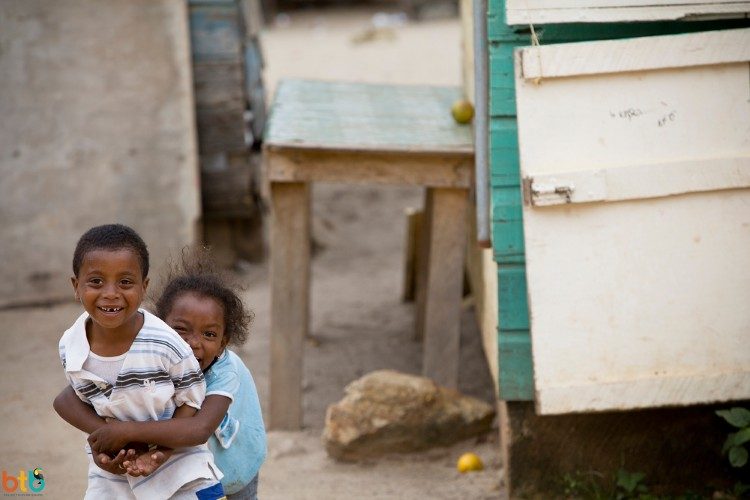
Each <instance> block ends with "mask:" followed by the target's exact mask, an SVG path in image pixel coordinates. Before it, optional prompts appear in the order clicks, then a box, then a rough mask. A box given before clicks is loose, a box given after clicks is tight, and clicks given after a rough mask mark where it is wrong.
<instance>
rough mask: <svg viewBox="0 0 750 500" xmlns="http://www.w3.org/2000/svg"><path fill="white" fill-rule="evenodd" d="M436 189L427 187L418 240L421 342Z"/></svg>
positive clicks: (418, 334)
mask: <svg viewBox="0 0 750 500" xmlns="http://www.w3.org/2000/svg"><path fill="white" fill-rule="evenodd" d="M434 191H435V190H434V189H433V188H427V189H425V193H424V209H423V211H422V212H423V214H422V231H420V235H419V240H417V282H416V286H417V289H416V290H415V298H414V302H415V308H414V314H415V316H414V339H415V340H417V341H420V342H421V341H422V340H423V339H424V328H425V311H426V307H427V273H428V269H429V263H430V239H431V231H432V227H433V226H432V220H433V217H432V212H433V206H434V202H433V199H434Z"/></svg>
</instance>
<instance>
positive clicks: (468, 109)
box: [451, 99, 474, 124]
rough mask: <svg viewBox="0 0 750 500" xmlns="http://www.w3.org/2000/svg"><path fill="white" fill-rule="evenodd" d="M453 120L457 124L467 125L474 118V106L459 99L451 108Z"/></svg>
mask: <svg viewBox="0 0 750 500" xmlns="http://www.w3.org/2000/svg"><path fill="white" fill-rule="evenodd" d="M451 114H452V115H453V119H454V120H456V122H458V123H462V124H463V123H469V122H470V121H471V119H472V118H474V106H472V105H471V103H470V102H469V101H467V100H465V99H459V100H458V101H456V102H454V103H453V106H451Z"/></svg>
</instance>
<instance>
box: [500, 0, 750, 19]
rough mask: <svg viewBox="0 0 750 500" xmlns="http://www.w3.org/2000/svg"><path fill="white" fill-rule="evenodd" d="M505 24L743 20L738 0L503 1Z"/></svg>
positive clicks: (745, 8)
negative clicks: (706, 19)
mask: <svg viewBox="0 0 750 500" xmlns="http://www.w3.org/2000/svg"><path fill="white" fill-rule="evenodd" d="M505 10H506V20H507V22H508V24H511V25H513V24H529V23H534V24H550V23H592V22H593V23H606V22H627V21H666V20H676V19H700V18H726V17H745V16H746V15H747V14H748V13H749V12H750V2H747V1H741V0H680V1H679V2H654V1H653V0H506V2H505Z"/></svg>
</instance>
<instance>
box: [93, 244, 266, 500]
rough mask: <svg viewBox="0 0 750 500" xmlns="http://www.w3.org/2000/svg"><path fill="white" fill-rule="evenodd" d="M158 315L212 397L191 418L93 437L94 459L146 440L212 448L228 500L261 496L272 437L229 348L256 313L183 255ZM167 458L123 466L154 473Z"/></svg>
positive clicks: (195, 259)
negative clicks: (184, 346) (186, 350)
mask: <svg viewBox="0 0 750 500" xmlns="http://www.w3.org/2000/svg"><path fill="white" fill-rule="evenodd" d="M156 312H157V314H158V316H159V317H161V318H163V319H164V320H165V322H166V323H167V324H168V325H169V326H170V327H172V328H173V329H174V330H175V331H177V332H178V333H179V334H180V336H181V337H182V338H183V339H184V340H185V341H186V342H187V343H188V344H189V345H190V347H191V348H192V349H193V354H194V355H195V357H196V359H197V360H198V363H199V364H200V367H201V369H202V370H203V373H204V376H205V378H206V383H207V390H206V398H205V400H204V401H203V406H202V407H201V410H200V411H199V412H198V413H197V414H196V415H195V416H194V417H192V418H189V419H180V420H171V421H160V422H117V421H112V422H110V423H108V425H105V426H102V427H100V428H99V429H97V430H96V431H94V432H93V433H91V435H90V436H89V444H90V445H91V449H92V451H93V452H94V453H98V452H106V451H109V450H119V449H121V448H125V447H126V445H127V443H128V442H131V441H141V442H147V443H154V444H158V445H162V446H165V447H169V448H180V447H184V446H192V445H195V444H198V443H205V442H206V440H208V445H209V448H210V449H211V451H212V452H213V454H214V457H215V460H216V463H217V464H218V466H219V468H220V469H221V471H222V472H223V473H224V478H223V479H222V485H223V486H224V491H225V492H226V493H227V495H228V496H227V498H229V499H255V498H257V488H258V471H259V469H260V466H261V464H262V463H263V461H264V459H265V456H266V434H265V428H264V425H263V418H262V415H261V411H260V403H259V401H258V394H257V392H256V389H255V383H254V382H253V378H252V375H251V374H250V371H249V370H248V369H247V367H246V366H245V365H244V363H243V362H242V360H241V359H240V358H239V356H237V355H236V354H235V353H234V352H232V351H230V350H229V349H227V345H228V344H230V343H231V344H236V345H241V344H242V343H244V342H245V340H246V338H247V334H248V326H249V324H250V322H251V320H252V315H251V313H249V312H248V311H246V309H245V307H244V305H243V303H242V301H241V299H240V298H239V297H238V296H237V294H236V292H235V291H234V290H233V288H232V287H231V286H229V285H228V284H227V283H226V282H225V281H224V280H223V279H222V277H221V275H219V274H218V273H217V272H215V270H214V269H213V266H212V264H211V263H210V261H209V260H208V259H207V256H206V255H205V254H198V255H194V256H183V262H182V266H181V267H180V268H177V269H174V270H173V271H172V274H171V276H170V277H169V279H168V282H167V285H166V287H165V288H164V291H163V292H162V293H161V296H160V297H159V299H158V300H157V301H156ZM168 455H169V453H168V452H164V453H162V452H157V453H150V454H145V455H141V456H139V457H138V458H137V459H132V456H131V457H130V459H128V460H124V462H123V465H124V466H125V467H126V468H127V470H128V473H129V474H130V475H135V476H137V475H148V474H151V473H152V472H153V471H154V470H156V469H157V468H158V467H159V465H160V463H162V462H163V461H164V460H165V459H166V458H167V457H168Z"/></svg>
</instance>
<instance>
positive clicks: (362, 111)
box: [265, 80, 473, 153]
mask: <svg viewBox="0 0 750 500" xmlns="http://www.w3.org/2000/svg"><path fill="white" fill-rule="evenodd" d="M461 97H462V92H461V90H460V89H459V88H457V87H430V86H423V85H418V86H415V85H374V84H362V83H356V84H355V83H332V82H319V81H310V80H284V81H282V82H281V83H280V84H279V87H278V89H277V91H276V95H275V98H274V105H273V108H272V110H271V116H270V118H269V122H268V127H267V131H266V137H265V142H266V144H270V145H279V146H281V145H283V146H288V147H295V146H297V147H309V148H321V149H329V150H342V149H353V150H370V151H408V152H418V151H424V152H440V153H450V152H456V153H471V151H472V150H473V140H472V127H471V126H469V125H459V124H457V123H456V122H455V120H453V117H452V116H451V111H450V110H451V105H452V104H453V102H454V101H455V100H456V99H459V98H461Z"/></svg>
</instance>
